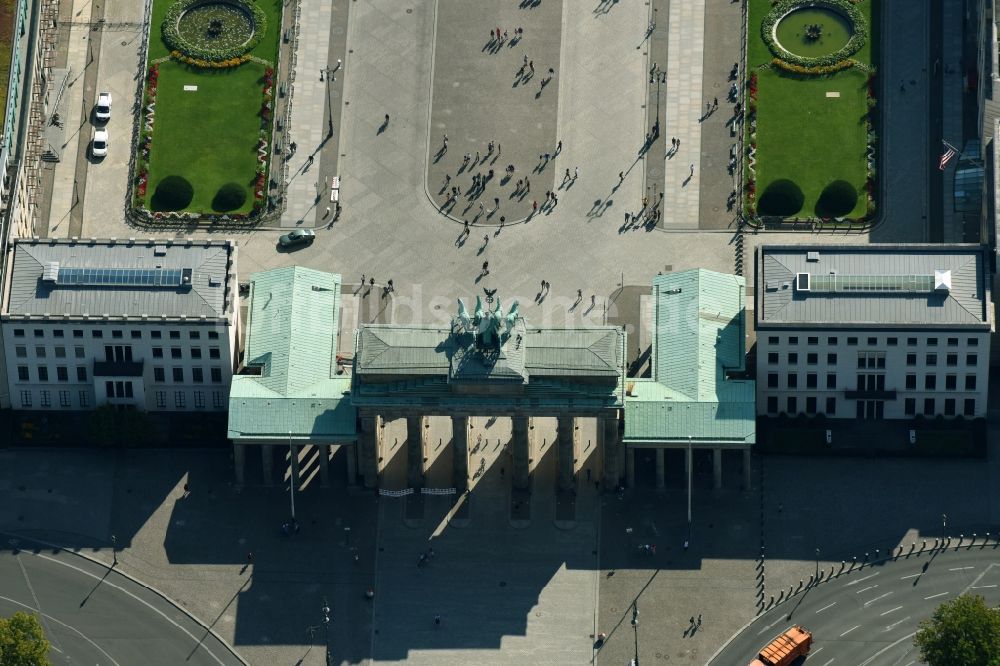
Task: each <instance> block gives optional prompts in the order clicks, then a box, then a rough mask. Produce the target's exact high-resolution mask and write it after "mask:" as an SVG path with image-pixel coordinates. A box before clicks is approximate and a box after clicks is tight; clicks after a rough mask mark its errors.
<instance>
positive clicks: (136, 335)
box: [129, 331, 142, 340]
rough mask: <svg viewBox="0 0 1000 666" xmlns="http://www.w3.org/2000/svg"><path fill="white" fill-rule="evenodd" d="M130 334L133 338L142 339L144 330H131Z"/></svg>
mask: <svg viewBox="0 0 1000 666" xmlns="http://www.w3.org/2000/svg"><path fill="white" fill-rule="evenodd" d="M129 335H130V336H131V338H132V339H133V340H142V331H130V332H129Z"/></svg>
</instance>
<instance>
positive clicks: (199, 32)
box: [161, 0, 267, 62]
mask: <svg viewBox="0 0 1000 666" xmlns="http://www.w3.org/2000/svg"><path fill="white" fill-rule="evenodd" d="M216 22H217V23H216ZM266 29H267V16H266V15H265V14H264V10H262V9H261V8H260V7H258V6H257V3H255V2H253V0H176V1H175V2H174V4H173V5H171V6H170V9H168V10H167V13H166V15H165V16H164V18H163V24H162V26H161V34H162V37H163V41H164V43H166V45H167V46H168V48H170V49H171V50H172V51H177V52H179V53H181V54H183V55H185V56H188V57H189V58H193V59H196V60H200V61H209V62H219V61H224V60H231V59H233V58H238V57H240V56H242V55H244V54H246V53H249V52H250V51H252V50H253V49H254V48H255V47H256V46H257V44H258V43H260V40H261V38H262V37H263V34H264V32H265V31H266Z"/></svg>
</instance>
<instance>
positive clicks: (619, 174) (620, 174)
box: [618, 171, 625, 185]
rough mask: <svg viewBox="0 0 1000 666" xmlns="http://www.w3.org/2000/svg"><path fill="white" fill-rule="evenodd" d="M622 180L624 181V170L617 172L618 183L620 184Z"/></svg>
mask: <svg viewBox="0 0 1000 666" xmlns="http://www.w3.org/2000/svg"><path fill="white" fill-rule="evenodd" d="M624 182H625V172H624V171H619V172H618V184H619V185H621V184H622V183H624Z"/></svg>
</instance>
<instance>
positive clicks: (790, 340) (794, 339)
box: [788, 335, 799, 345]
mask: <svg viewBox="0 0 1000 666" xmlns="http://www.w3.org/2000/svg"><path fill="white" fill-rule="evenodd" d="M788 344H790V345H797V344H799V338H798V337H797V336H794V335H793V336H791V337H790V338H788Z"/></svg>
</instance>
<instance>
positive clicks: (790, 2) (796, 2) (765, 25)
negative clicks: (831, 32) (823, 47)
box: [760, 0, 868, 67]
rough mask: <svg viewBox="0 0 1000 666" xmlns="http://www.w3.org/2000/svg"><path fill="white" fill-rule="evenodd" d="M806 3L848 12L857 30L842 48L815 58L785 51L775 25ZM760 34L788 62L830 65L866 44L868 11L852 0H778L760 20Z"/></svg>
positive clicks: (821, 65)
mask: <svg viewBox="0 0 1000 666" xmlns="http://www.w3.org/2000/svg"><path fill="white" fill-rule="evenodd" d="M804 7H826V8H828V9H831V10H833V11H839V12H842V13H843V14H845V15H846V16H847V17H848V18H849V19H850V20H851V22H852V23H853V24H854V34H853V35H852V36H851V39H850V40H849V41H848V42H847V44H846V45H845V46H844V47H843V48H842V49H840V50H838V51H835V52H833V53H829V54H827V55H824V56H818V57H816V58H807V57H805V56H799V55H795V54H794V53H790V52H789V51H786V50H785V49H784V48H782V46H781V44H779V43H778V41H777V40H776V39H775V38H774V27H775V26H776V25H777V24H778V22H779V21H780V20H781V19H782V18H783V17H784V16H785V15H786V14H788V13H789V12H791V11H792V10H795V9H801V8H804ZM760 37H761V39H763V40H764V43H765V44H767V48H769V49H771V52H772V53H774V55H776V56H778V57H779V58H780V59H781V60H784V61H785V62H787V63H789V64H792V65H798V66H800V67H823V66H830V65H836V64H837V63H840V62H843V61H845V60H847V59H848V57H850V56H852V55H854V54H855V53H857V51H858V49H860V48H861V47H862V46H863V45H864V43H865V41H866V40H867V39H868V20H867V19H866V18H865V13H864V12H863V11H862V10H860V9H858V8H857V7H856V6H855V5H854V4H853V3H852V2H850V0H814V1H805V0H778V2H776V3H775V4H774V6H773V7H772V9H771V11H770V12H769V13H768V15H767V16H765V17H764V20H763V21H761V23H760Z"/></svg>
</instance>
